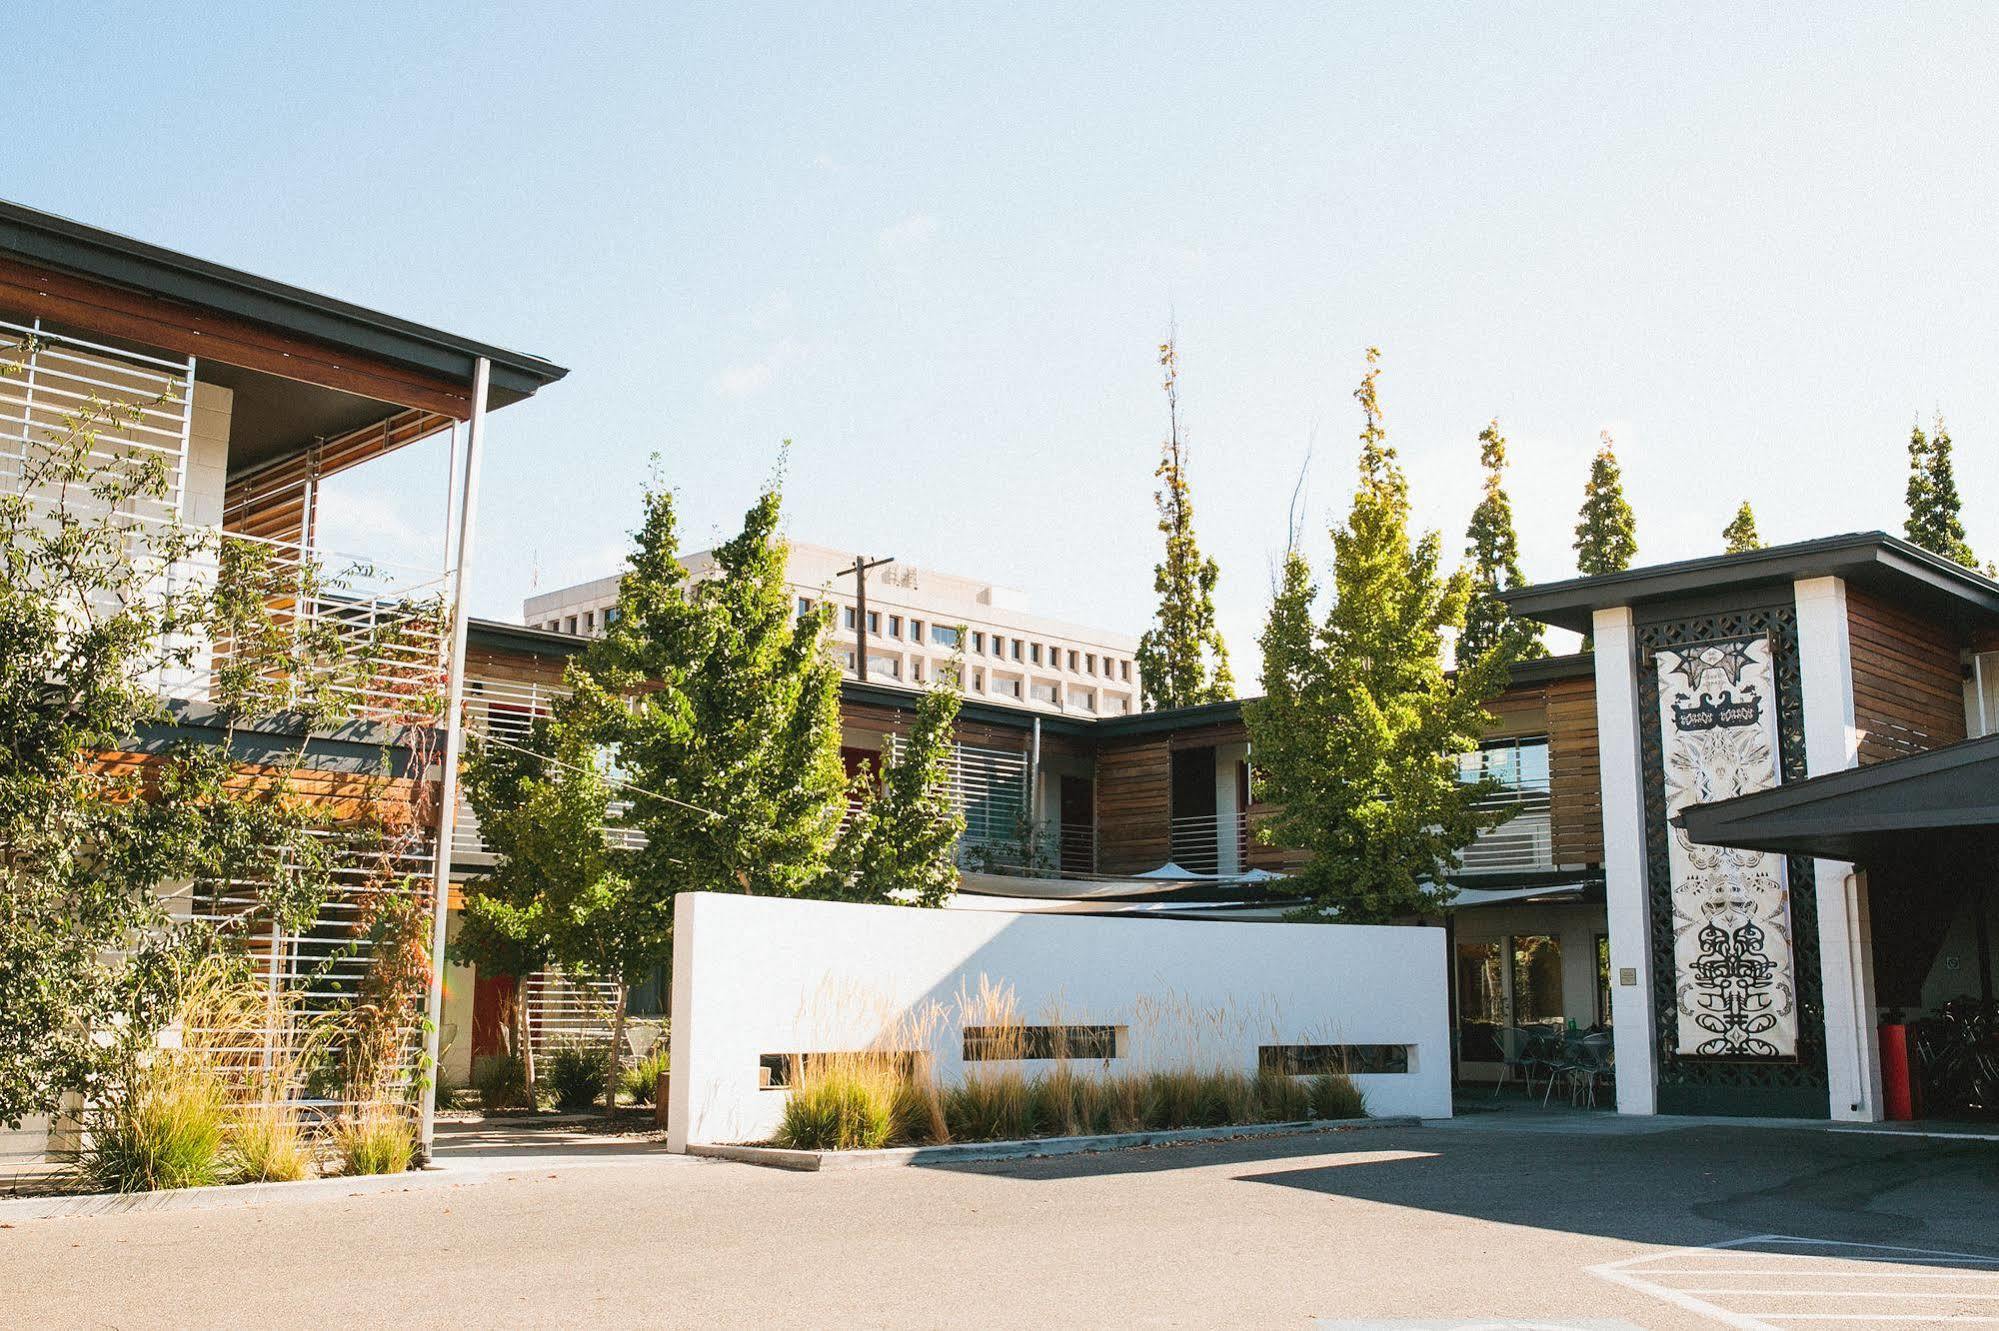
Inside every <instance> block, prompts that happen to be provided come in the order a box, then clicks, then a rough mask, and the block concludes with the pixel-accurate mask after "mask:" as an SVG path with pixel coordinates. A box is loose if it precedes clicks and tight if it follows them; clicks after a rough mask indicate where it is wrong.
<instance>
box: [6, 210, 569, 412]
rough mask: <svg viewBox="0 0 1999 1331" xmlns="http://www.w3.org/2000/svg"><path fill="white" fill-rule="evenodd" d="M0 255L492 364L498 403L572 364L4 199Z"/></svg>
mask: <svg viewBox="0 0 1999 1331" xmlns="http://www.w3.org/2000/svg"><path fill="white" fill-rule="evenodd" d="M0 254H11V255H14V256H17V257H18V258H20V259H21V260H22V261H24V262H26V263H29V264H34V265H40V266H43V267H48V268H53V269H57V270H60V271H63V272H68V273H73V274H76V275H78V276H80V277H87V278H93V279H95V280H97V281H100V282H105V283H109V284H112V285H114V286H120V287H125V288H128V289H130V290H134V291H139V292H142V293H144V294H147V295H151V296H158V297H161V298H164V299H169V300H177V301H181V302H183V303H186V304H189V305H195V306H198V307H201V308H203V309H208V310H213V311H217V312H219V313H222V314H228V315H233V316H235V317H237V318H240V319H249V320H253V321H255V322H257V323H261V324H265V325H268V326H270V327H273V328H277V329H280V330H282V331H284V332H287V333H293V334H296V335H298V336H300V337H305V338H310V339H312V340H314V341H316V342H321V343H325V344H327V345H330V346H334V347H344V348H348V349H350V350H352V351H355V352H360V353H364V354H366V355H369V356H375V357H379V358H381V359H383V360H388V361H394V362H397V363H399V364H402V365H406V366H409V367H410V368H412V369H416V370H421V371H425V372H428V373H431V374H435V375H439V376H442V377H445V378H449V379H451V380H454V381H456V382H459V383H469V382H471V379H472V370H473V366H474V364H475V363H476V362H477V361H478V360H479V359H480V358H481V357H483V358H485V359H486V360H488V361H490V362H491V363H492V376H493V379H492V382H493V390H494V398H495V399H496V405H500V404H504V403H505V402H511V401H518V400H519V399H521V398H524V397H528V396H531V395H532V394H533V393H534V392H535V391H536V390H537V389H540V388H542V387H544V386H546V385H548V384H552V383H554V382H555V381H557V380H558V379H561V378H562V377H563V376H564V375H566V374H568V373H569V371H568V370H566V369H564V368H563V367H562V366H560V365H557V364H555V363H554V362H552V361H547V360H544V359H542V358H541V357H539V356H531V355H527V354H525V353H523V352H518V351H509V350H507V349H506V348H504V347H496V346H493V345H491V344H489V343H485V342H480V341H477V340H475V339H472V338H467V337H460V336H458V335H457V334H455V333H447V332H444V331H443V330H441V329H437V328H431V327H427V326H425V325H423V324H419V323H415V322H412V321H411V320H408V319H401V318H397V317H396V316H394V315H390V314H383V313H381V312H380V311H378V310H371V309H368V308H366V307H365V306H361V305H355V304H352V303H350V302H348V301H344V300H339V299H336V298H335V297H332V296H325V295H321V294H319V293H318V292H314V291H307V290H305V289H304V288H303V287H295V286H291V285H289V284H287V283H284V282H277V281H273V280H271V279H270V278H266V277H259V276H257V275H256V274H254V273H246V272H243V271H242V270H240V269H236V268H229V267H226V266H224V265H222V264H218V263H212V262H210V261H208V260H206V259H198V258H195V257H194V256H193V255H188V254H181V253H179V252H177V251H174V250H170V249H166V248H164V247H162V246H159V245H153V244H149V243H147V242H146V241H142V240H136V239H134V238H132V237H130V236H124V235H120V234H118V233H117V232H114V231H106V230H103V229H102V228H100V227H94V226H90V225H88V224H86V223H83V222H78V221H74V220H72V219H70V218H67V217H59V216H57V215H55V214H53V213H45V212H42V211H40V210H39V209H35V208H29V207H27V206H25V205H23V204H18V203H10V202H8V201H7V200H4V199H0Z"/></svg>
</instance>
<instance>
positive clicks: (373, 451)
mask: <svg viewBox="0 0 1999 1331" xmlns="http://www.w3.org/2000/svg"><path fill="white" fill-rule="evenodd" d="M453 424H454V422H453V421H452V419H451V417H449V416H446V415H443V414H441V413H439V412H434V411H405V412H402V413H400V414H399V415H396V416H391V417H390V418H388V419H387V420H384V421H381V422H379V423H377V424H374V425H367V426H363V427H362V428H361V429H358V430H354V431H351V432H349V433H347V434H344V435H341V436H340V437H339V438H337V439H329V440H327V441H326V442H325V443H323V444H321V445H319V446H318V447H317V448H313V449H308V450H307V451H305V452H303V453H297V454H294V455H292V456H291V457H287V458H284V459H282V460H281V461H279V462H276V463H274V464H272V465H271V466H268V467H262V468H259V469H258V470H256V471H253V472H250V473H249V474H248V475H245V476H239V477H236V478H234V479H232V480H231V481H230V482H229V485H228V488H227V489H226V490H225V491H224V492H223V496H222V526H223V529H224V530H225V531H233V532H241V533H242V534H244V535H246V536H262V537H265V538H267V539H270V540H274V541H296V542H299V543H300V544H304V543H307V542H309V541H310V540H311V538H312V532H311V531H310V530H306V529H305V525H304V524H303V522H302V519H303V518H304V515H305V487H306V483H307V482H308V481H315V480H324V479H326V478H327V477H329V476H335V475H338V474H339V473H341V472H343V471H346V470H347V469H348V468H350V467H358V466H360V465H361V464H362V463H363V462H367V461H370V460H371V459H374V458H378V457H381V456H382V455H383V454H385V453H393V452H395V451H396V450H397V449H399V448H406V447H408V446H409V445H411V444H414V443H416V442H418V441H419V440H423V439H427V438H429V437H430V436H431V435H433V434H436V433H437V432H438V431H440V430H448V429H450V428H451V427H452V425H453ZM315 525H316V524H315Z"/></svg>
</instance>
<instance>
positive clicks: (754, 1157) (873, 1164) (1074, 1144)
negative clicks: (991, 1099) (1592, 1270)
mask: <svg viewBox="0 0 1999 1331" xmlns="http://www.w3.org/2000/svg"><path fill="white" fill-rule="evenodd" d="M1421 1123H1422V1120H1421V1119H1418V1118H1416V1117H1414V1116H1408V1117H1394V1118H1324V1119H1298V1120H1295V1121H1293V1122H1289V1123H1253V1124H1238V1125H1237V1126H1234V1127H1227V1128H1172V1129H1165V1130H1162V1131H1159V1132H1113V1133H1106V1134H1104V1135H1102V1136H1097V1137H1035V1138H1031V1139H1028V1140H1025V1141H1009V1142H965V1143H962V1144H959V1145H953V1146H892V1147H888V1148H886V1149H884V1150H879V1151H794V1150H788V1149H786V1148H785V1147H782V1146H729V1145H722V1144H719V1143H709V1142H689V1143H688V1144H687V1154H689V1155H701V1156H707V1157H709V1158H711V1159H715V1160H734V1161H736V1162H737V1163H738V1164H745V1165H762V1166H764V1167H766V1168H768V1169H793V1170H801V1171H804V1172H807V1173H821V1172H825V1171H828V1170H843V1169H883V1168H893V1167H897V1166H902V1165H943V1164H964V1163H969V1162H972V1161H977V1160H1032V1159H1034V1158H1036V1157H1037V1156H1047V1155H1082V1154H1086V1153H1089V1152H1094V1151H1121V1150H1125V1149H1128V1148H1130V1147H1133V1146H1172V1145H1176V1144H1179V1143H1181V1142H1205V1141H1226V1140H1230V1139H1233V1138H1237V1137H1287V1136H1297V1135H1299V1134H1301V1133H1310V1132H1363V1131H1366V1130H1368V1129H1370V1128H1413V1127H1418V1126H1420V1125H1421Z"/></svg>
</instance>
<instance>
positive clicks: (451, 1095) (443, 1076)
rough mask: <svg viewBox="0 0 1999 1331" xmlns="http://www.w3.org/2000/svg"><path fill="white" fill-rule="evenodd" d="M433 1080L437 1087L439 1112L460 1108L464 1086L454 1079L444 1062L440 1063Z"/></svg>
mask: <svg viewBox="0 0 1999 1331" xmlns="http://www.w3.org/2000/svg"><path fill="white" fill-rule="evenodd" d="M431 1080H432V1081H433V1082H434V1083H435V1085H436V1088H437V1109H438V1112H439V1113H443V1112H444V1111H445V1110H447V1109H456V1108H458V1097H459V1096H460V1095H461V1094H463V1093H464V1088H463V1087H461V1086H460V1085H459V1084H458V1083H457V1082H456V1081H454V1080H453V1079H452V1076H451V1074H450V1073H449V1072H447V1071H445V1069H444V1065H443V1064H442V1063H440V1064H438V1066H437V1068H436V1075H435V1076H434V1077H433V1078H432V1079H431Z"/></svg>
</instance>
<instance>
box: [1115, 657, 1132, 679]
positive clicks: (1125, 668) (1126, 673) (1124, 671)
mask: <svg viewBox="0 0 1999 1331" xmlns="http://www.w3.org/2000/svg"><path fill="white" fill-rule="evenodd" d="M1118 678H1119V679H1121V680H1123V681H1124V682H1125V683H1127V684H1129V683H1131V662H1129V661H1120V662H1118Z"/></svg>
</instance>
